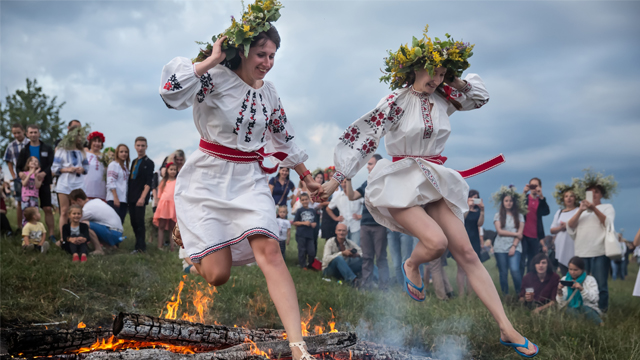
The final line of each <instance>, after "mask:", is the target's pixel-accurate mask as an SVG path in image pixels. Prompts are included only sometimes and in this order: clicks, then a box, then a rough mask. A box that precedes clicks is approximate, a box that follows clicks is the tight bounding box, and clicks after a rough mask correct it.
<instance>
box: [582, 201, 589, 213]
mask: <svg viewBox="0 0 640 360" xmlns="http://www.w3.org/2000/svg"><path fill="white" fill-rule="evenodd" d="M590 204H591V203H590V202H588V201H587V200H582V201H580V211H585V210H587V209H588V208H589V205H590Z"/></svg>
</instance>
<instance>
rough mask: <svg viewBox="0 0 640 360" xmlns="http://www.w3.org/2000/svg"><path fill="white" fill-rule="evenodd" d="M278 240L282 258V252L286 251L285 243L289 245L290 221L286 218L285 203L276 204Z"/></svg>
mask: <svg viewBox="0 0 640 360" xmlns="http://www.w3.org/2000/svg"><path fill="white" fill-rule="evenodd" d="M276 221H277V222H278V230H279V232H278V241H279V243H280V252H281V253H282V257H283V258H284V257H285V256H284V254H285V252H286V251H287V245H289V241H290V240H289V239H290V237H291V222H290V221H289V219H287V205H284V204H283V205H279V206H278V218H277V219H276Z"/></svg>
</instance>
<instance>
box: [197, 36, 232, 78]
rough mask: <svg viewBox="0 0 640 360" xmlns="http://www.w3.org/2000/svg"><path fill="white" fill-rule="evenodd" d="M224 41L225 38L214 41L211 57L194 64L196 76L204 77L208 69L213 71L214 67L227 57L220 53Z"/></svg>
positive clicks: (222, 52)
mask: <svg viewBox="0 0 640 360" xmlns="http://www.w3.org/2000/svg"><path fill="white" fill-rule="evenodd" d="M226 39H227V37H226V36H222V37H221V38H219V39H218V40H216V42H215V43H213V46H212V48H211V56H209V57H208V58H206V59H205V60H204V61H203V62H201V63H199V64H196V75H198V77H200V76H202V75H204V74H205V73H206V72H207V71H209V70H210V69H213V68H214V67H215V66H216V65H218V64H220V63H221V62H222V60H224V59H225V57H227V54H225V53H224V51H222V43H223V42H224V41H225V40H226Z"/></svg>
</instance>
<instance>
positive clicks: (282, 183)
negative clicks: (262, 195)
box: [269, 168, 296, 208]
mask: <svg viewBox="0 0 640 360" xmlns="http://www.w3.org/2000/svg"><path fill="white" fill-rule="evenodd" d="M295 188H296V186H295V185H294V184H293V182H292V181H291V179H290V178H289V169H287V168H280V170H279V171H278V175H277V176H274V177H272V178H271V179H270V180H269V189H270V190H271V195H272V196H273V202H274V203H275V204H276V206H277V207H278V208H279V207H280V205H285V206H286V205H287V199H289V192H292V191H294V190H295Z"/></svg>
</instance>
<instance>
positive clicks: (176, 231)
mask: <svg viewBox="0 0 640 360" xmlns="http://www.w3.org/2000/svg"><path fill="white" fill-rule="evenodd" d="M171 238H172V239H173V241H174V242H175V243H176V244H178V246H180V247H181V248H183V249H184V245H182V237H181V236H180V229H179V228H178V224H176V226H174V227H173V231H171Z"/></svg>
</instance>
